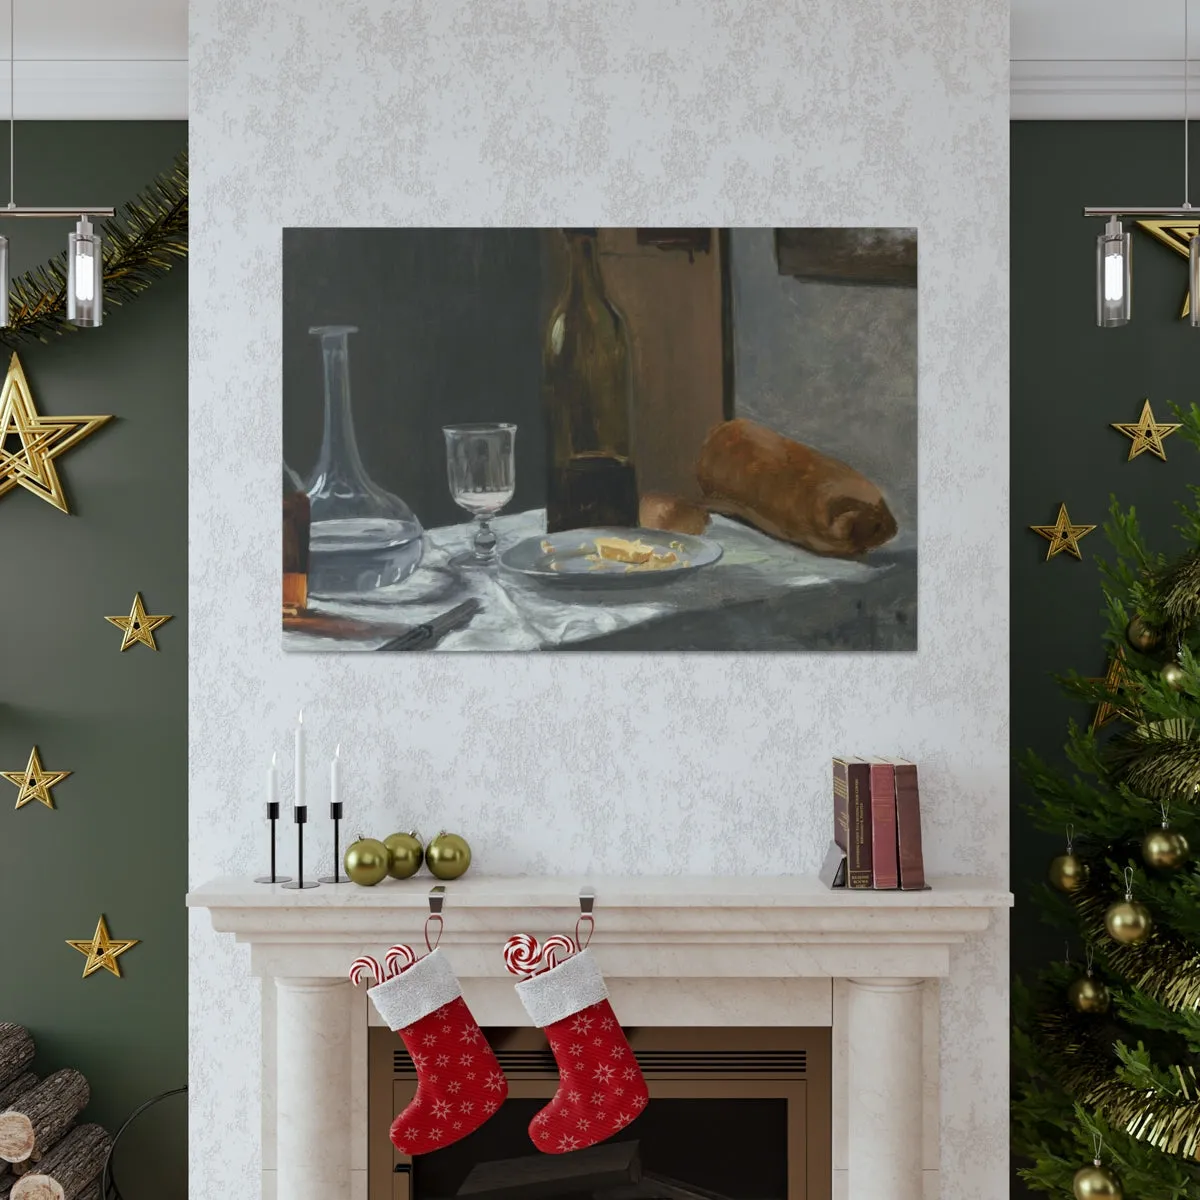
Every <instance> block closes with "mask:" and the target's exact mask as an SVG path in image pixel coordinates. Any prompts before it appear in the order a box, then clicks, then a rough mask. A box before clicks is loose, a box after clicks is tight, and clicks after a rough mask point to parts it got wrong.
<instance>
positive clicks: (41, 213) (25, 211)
mask: <svg viewBox="0 0 1200 1200" xmlns="http://www.w3.org/2000/svg"><path fill="white" fill-rule="evenodd" d="M114 212H115V210H114V209H111V208H89V207H87V206H86V205H85V206H84V207H82V208H73V207H71V208H43V207H39V206H37V205H28V204H19V205H18V204H9V205H5V206H3V207H0V218H3V217H57V218H58V219H59V220H60V221H61V220H62V219H63V218H64V217H111V216H112V215H113V214H114Z"/></svg>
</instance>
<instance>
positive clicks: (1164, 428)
mask: <svg viewBox="0 0 1200 1200" xmlns="http://www.w3.org/2000/svg"><path fill="white" fill-rule="evenodd" d="M1112 427H1113V428H1114V429H1115V430H1117V432H1118V433H1123V434H1124V435H1125V436H1126V437H1127V438H1132V439H1133V444H1132V445H1131V446H1130V447H1129V458H1127V459H1126V460H1125V461H1126V462H1129V461H1130V460H1131V459H1134V458H1137V456H1138V455H1139V454H1144V453H1145V452H1146V451H1147V450H1149V451H1150V453H1151V454H1154V455H1157V456H1158V457H1159V458H1161V459H1162V460H1163V462H1166V461H1167V452H1166V450H1164V449H1163V438H1166V437H1170V436H1171V434H1173V433H1174V432H1175V430H1177V429H1178V428H1179V426H1178V425H1169V424H1167V423H1166V422H1163V421H1156V420H1155V419H1154V411H1153V409H1151V407H1150V401H1149V400H1146V401H1144V402H1143V403H1142V415H1141V417H1140V418H1139V419H1138V421H1137V423H1136V424H1132V425H1130V424H1122V423H1121V422H1119V421H1113V422H1112Z"/></svg>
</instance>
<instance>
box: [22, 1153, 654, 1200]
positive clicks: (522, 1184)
mask: <svg viewBox="0 0 1200 1200" xmlns="http://www.w3.org/2000/svg"><path fill="white" fill-rule="evenodd" d="M641 1175H642V1160H641V1157H640V1155H639V1153H638V1143H637V1142H635V1141H631V1142H607V1143H604V1144H601V1145H599V1146H590V1147H588V1149H586V1150H576V1151H574V1152H573V1153H571V1154H537V1155H528V1156H526V1157H525V1158H506V1159H498V1160H496V1161H494V1162H482V1163H476V1165H475V1166H474V1167H472V1168H471V1170H470V1172H469V1173H468V1175H467V1177H466V1179H464V1180H463V1183H462V1186H461V1187H460V1188H459V1189H458V1195H459V1197H470V1198H471V1200H537V1198H538V1197H546V1198H547V1200H549V1198H550V1197H554V1196H565V1195H568V1194H571V1195H573V1194H575V1193H578V1192H591V1191H595V1190H597V1189H600V1188H607V1187H617V1186H619V1185H620V1184H623V1183H636V1182H637V1181H638V1180H639V1179H640V1178H641ZM13 1200H20V1198H19V1197H17V1196H15V1195H14V1196H13Z"/></svg>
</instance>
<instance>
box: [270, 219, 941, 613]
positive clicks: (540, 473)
mask: <svg viewBox="0 0 1200 1200" xmlns="http://www.w3.org/2000/svg"><path fill="white" fill-rule="evenodd" d="M729 241H730V264H731V266H730V270H731V272H732V294H733V324H734V327H735V333H734V338H733V345H734V349H735V356H736V363H737V367H736V372H735V397H734V411H735V415H744V416H750V417H753V418H755V419H758V420H761V421H763V422H764V423H765V424H767V425H770V426H771V427H772V428H775V429H777V430H779V431H780V432H782V433H785V434H787V435H789V436H791V437H795V438H798V439H799V440H801V441H805V442H807V443H808V444H810V445H814V446H816V447H817V448H818V449H821V450H822V451H824V452H825V453H827V454H830V455H832V456H834V457H837V458H841V459H843V460H844V461H846V462H849V463H850V464H851V465H852V466H854V467H856V468H858V469H860V470H862V471H863V472H864V473H865V474H866V475H867V476H868V477H869V478H871V479H872V480H873V481H874V482H875V483H877V484H878V485H879V486H880V488H881V489H882V491H883V492H884V494H885V495H886V496H887V497H888V500H889V502H890V504H891V505H892V508H893V511H894V513H895V515H896V517H897V520H898V521H899V524H900V535H899V537H898V538H897V540H896V542H895V543H893V544H892V545H891V546H890V547H889V552H894V551H897V550H900V549H904V550H906V551H908V552H909V553H910V554H912V555H915V549H916V520H917V503H916V486H917V291H916V289H915V288H898V287H883V286H863V285H854V286H848V285H844V284H832V283H827V282H818V281H813V280H800V279H793V278H791V277H790V276H786V275H781V274H780V273H779V272H778V269H777V264H776V262H775V259H774V249H773V235H772V231H771V230H769V229H734V230H731V231H730V239H729ZM551 244H552V243H551V242H549V241H548V236H547V231H544V230H537V229H386V230H381V229H285V230H284V232H283V412H284V421H283V448H284V458H285V460H286V461H287V463H288V465H289V466H290V467H292V469H293V470H295V471H296V472H297V473H298V474H299V475H300V476H301V478H302V479H303V478H307V476H308V475H309V473H310V471H311V470H312V468H313V465H314V464H315V462H316V458H317V454H318V451H319V449H320V444H321V427H322V410H323V386H322V375H321V360H320V353H319V348H318V342H317V340H316V339H315V338H313V337H312V336H311V335H310V334H309V332H308V330H309V328H310V327H312V326H314V325H322V324H349V325H356V326H358V328H359V330H360V332H359V333H357V334H352V335H351V337H350V372H351V392H352V396H353V409H354V416H355V426H356V429H357V434H358V445H359V451H360V453H361V455H362V458H363V462H364V464H365V465H366V468H367V471H368V473H369V474H370V475H371V476H372V478H374V479H375V480H376V481H377V482H378V483H379V484H381V485H382V486H383V487H386V488H388V489H389V490H391V491H394V492H396V493H397V494H398V495H400V496H401V497H403V498H404V499H405V500H406V501H407V502H408V504H409V505H410V507H412V509H413V510H414V511H415V512H416V514H417V516H418V518H419V519H420V521H421V523H422V524H423V525H424V526H425V527H426V528H432V527H436V526H439V525H445V524H454V523H458V522H461V521H464V520H466V519H467V517H466V514H465V513H464V512H462V511H461V510H460V509H458V508H457V507H456V506H455V505H454V503H453V501H452V500H451V499H450V495H449V491H448V489H447V484H446V467H445V450H444V443H443V438H442V433H441V427H442V425H444V424H450V423H455V422H463V421H512V422H515V423H516V424H517V426H518V433H517V443H516V458H517V492H516V495H515V497H514V499H513V502H512V504H511V505H510V506H509V509H508V511H510V512H518V511H522V510H525V509H530V508H540V507H542V506H543V504H544V503H545V478H544V477H545V465H546V448H545V438H544V433H543V416H542V400H541V392H540V388H541V342H542V337H543V334H544V328H545V323H546V318H547V314H548V312H549V310H550V306H551V305H552V303H553V301H554V300H555V299H557V296H558V293H559V290H560V289H561V286H562V282H561V278H560V277H559V276H558V275H557V264H556V263H555V262H554V261H552V259H551V256H550V255H549V253H548V249H547V248H548V246H550V245H551ZM645 253H646V254H647V256H648V260H649V262H650V264H651V265H658V264H661V263H663V262H665V259H664V252H663V251H661V250H657V249H650V250H648V251H645ZM674 253H675V254H677V255H678V254H680V252H679V251H675V252H674ZM701 257H702V256H700V255H697V259H700V258H701ZM607 269H608V268H607V267H606V271H607ZM681 286H686V285H685V284H683V283H682V282H681ZM609 289H610V292H615V291H616V290H617V289H615V288H614V285H613V280H612V279H611V278H610V279H609ZM706 332H707V333H708V335H709V336H717V337H720V336H721V335H720V330H719V327H717V326H714V328H713V329H712V330H711V332H709V331H707V330H706ZM697 336H702V335H700V334H697ZM689 365H691V364H689ZM675 375H676V377H677V376H678V372H675ZM693 399H695V400H699V397H698V396H696V397H693V396H692V394H691V393H687V394H685V395H683V396H681V397H680V398H679V399H678V400H677V401H676V403H677V404H678V403H681V402H687V401H692V400H693ZM638 405H646V406H653V407H654V409H655V413H654V416H653V418H652V419H653V421H654V422H657V423H662V424H666V425H667V427H668V428H669V429H670V430H671V431H672V433H673V434H675V435H677V436H679V437H681V438H682V439H683V440H684V441H686V440H687V439H688V438H689V437H694V439H695V445H696V446H697V447H698V445H699V443H700V441H701V440H702V439H703V434H704V432H705V431H707V429H708V428H709V425H710V423H711V422H710V419H709V418H705V417H702V416H701V417H699V419H700V420H701V421H702V422H703V423H702V425H701V426H699V429H698V431H696V430H693V429H691V428H689V424H690V425H691V426H694V425H695V423H696V420H697V417H696V416H695V415H693V414H690V413H689V414H684V413H683V412H680V411H677V410H673V409H672V410H670V411H668V409H669V408H670V401H669V400H664V398H663V397H662V396H655V397H635V406H638ZM664 405H666V407H664ZM693 407H695V405H693ZM719 412H720V410H719V408H718V409H717V410H716V411H715V412H714V414H713V418H712V420H715V419H719ZM689 418H690V420H689ZM658 427H659V426H658V425H656V427H655V429H656V431H657V429H658ZM635 457H636V447H635ZM644 465H645V464H644V463H643V464H642V466H643V467H644ZM640 469H641V468H640ZM643 474H645V472H643ZM651 486H652V487H653V486H658V485H654V484H652V485H651ZM692 486H693V487H694V486H695V484H694V480H693V481H692ZM670 490H674V489H670ZM913 607H914V609H915V595H914V596H913Z"/></svg>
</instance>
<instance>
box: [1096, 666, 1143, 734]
mask: <svg viewBox="0 0 1200 1200" xmlns="http://www.w3.org/2000/svg"><path fill="white" fill-rule="evenodd" d="M1089 682H1091V683H1102V684H1104V690H1105V691H1106V692H1108V694H1109V696H1116V695H1119V694H1120V692H1121V691H1122V689H1124V690H1125V691H1135V690H1136V688H1135V686H1134V685H1133V683H1131V681H1130V679H1129V673H1128V671H1127V670H1126V668H1125V651H1124V650H1123V649H1122V648H1121V647H1120V646H1118V647H1117V652H1116V653H1115V654H1114V655H1113V656H1112V659H1111V660H1110V662H1109V664H1108V671H1107V672H1106V673H1105V676H1104V678H1103V679H1092V680H1090V681H1089ZM1136 707H1137V706H1136V703H1135V704H1134V707H1133V709H1129V708H1122V707H1121V705H1120V704H1119V703H1117V702H1116V701H1114V700H1111V699H1108V698H1106V699H1104V700H1101V701H1100V703H1099V704H1097V705H1096V715H1095V716H1094V717H1092V732H1093V733H1095V732H1096V730H1098V729H1103V728H1104V726H1105V725H1107V724H1108V723H1109V722H1110V721H1115V720H1116V719H1117V717H1125V718H1126V719H1132V718H1133V717H1134V716H1136V715H1137V714H1136V711H1135V710H1136Z"/></svg>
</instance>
